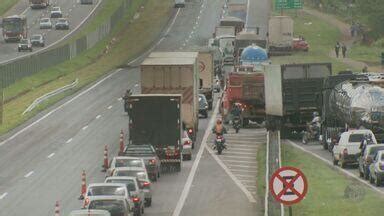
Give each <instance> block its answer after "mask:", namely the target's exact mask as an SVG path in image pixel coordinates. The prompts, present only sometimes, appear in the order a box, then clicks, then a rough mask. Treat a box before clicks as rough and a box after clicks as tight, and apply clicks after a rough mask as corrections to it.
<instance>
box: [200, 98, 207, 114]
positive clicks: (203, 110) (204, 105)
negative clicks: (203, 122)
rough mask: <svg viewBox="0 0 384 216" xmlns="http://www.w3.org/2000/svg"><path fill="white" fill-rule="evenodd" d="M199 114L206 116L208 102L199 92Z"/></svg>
mask: <svg viewBox="0 0 384 216" xmlns="http://www.w3.org/2000/svg"><path fill="white" fill-rule="evenodd" d="M199 114H200V115H202V116H203V117H204V118H208V102H207V99H206V98H205V96H204V95H203V94H199Z"/></svg>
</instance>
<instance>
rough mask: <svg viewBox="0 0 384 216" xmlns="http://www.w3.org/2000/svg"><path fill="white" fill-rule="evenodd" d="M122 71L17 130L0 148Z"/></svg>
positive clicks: (0, 144)
mask: <svg viewBox="0 0 384 216" xmlns="http://www.w3.org/2000/svg"><path fill="white" fill-rule="evenodd" d="M122 70H123V69H121V68H120V69H117V70H116V71H115V72H114V73H111V74H110V75H108V76H106V77H104V78H103V79H101V80H100V81H98V82H97V83H95V84H94V85H93V86H91V87H89V88H88V89H86V90H84V91H82V92H81V93H80V94H78V95H76V96H75V97H73V98H72V99H70V100H68V101H67V102H65V103H63V104H62V105H60V106H58V107H57V108H55V109H53V110H52V111H50V112H48V113H47V114H45V115H44V116H42V117H41V118H39V119H38V120H36V121H34V122H32V123H31V124H30V125H28V126H26V127H25V128H23V129H21V130H19V131H18V132H16V133H15V134H14V135H12V136H11V137H9V138H8V139H6V140H4V141H2V142H1V143H0V146H2V145H4V144H5V143H7V142H9V141H10V140H12V139H14V138H15V137H17V136H18V135H20V134H21V133H23V132H25V131H27V130H28V129H30V128H32V127H33V126H35V125H36V124H37V123H39V122H41V121H42V120H44V119H46V118H47V117H48V116H50V115H52V114H53V113H55V112H56V111H58V110H59V109H61V108H63V107H64V106H66V105H68V104H70V103H71V102H73V101H74V100H76V99H77V98H79V97H81V96H83V95H84V94H86V93H88V92H89V91H91V90H92V89H94V88H95V87H97V86H98V85H100V84H101V83H102V82H104V81H105V80H107V79H109V78H110V77H111V76H113V75H115V74H117V73H118V72H120V71H122Z"/></svg>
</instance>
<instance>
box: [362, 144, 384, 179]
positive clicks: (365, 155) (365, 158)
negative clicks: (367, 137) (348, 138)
mask: <svg viewBox="0 0 384 216" xmlns="http://www.w3.org/2000/svg"><path fill="white" fill-rule="evenodd" d="M380 150H384V144H377V145H368V146H367V147H366V148H365V150H364V152H362V153H361V155H360V157H359V174H360V177H362V178H364V179H366V180H368V178H369V165H371V163H372V162H373V157H374V156H375V155H376V153H377V152H378V151H380Z"/></svg>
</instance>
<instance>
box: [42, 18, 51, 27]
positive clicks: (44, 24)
mask: <svg viewBox="0 0 384 216" xmlns="http://www.w3.org/2000/svg"><path fill="white" fill-rule="evenodd" d="M51 28H52V22H51V19H50V18H41V19H40V29H51Z"/></svg>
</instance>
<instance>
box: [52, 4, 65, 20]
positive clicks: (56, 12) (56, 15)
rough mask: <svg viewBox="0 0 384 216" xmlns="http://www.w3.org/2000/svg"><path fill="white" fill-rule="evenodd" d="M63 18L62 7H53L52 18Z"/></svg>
mask: <svg viewBox="0 0 384 216" xmlns="http://www.w3.org/2000/svg"><path fill="white" fill-rule="evenodd" d="M61 17H63V13H62V12H61V8H60V7H52V10H51V18H61Z"/></svg>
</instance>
